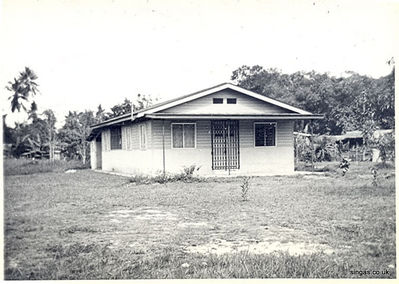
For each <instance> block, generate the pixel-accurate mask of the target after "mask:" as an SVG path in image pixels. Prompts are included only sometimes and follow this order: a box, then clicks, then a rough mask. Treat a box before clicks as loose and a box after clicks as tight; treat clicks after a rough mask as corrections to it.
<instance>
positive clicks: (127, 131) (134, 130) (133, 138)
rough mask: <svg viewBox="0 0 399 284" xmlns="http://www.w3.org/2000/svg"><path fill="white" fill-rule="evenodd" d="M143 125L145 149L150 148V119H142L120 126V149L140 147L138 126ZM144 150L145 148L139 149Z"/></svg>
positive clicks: (136, 148)
mask: <svg viewBox="0 0 399 284" xmlns="http://www.w3.org/2000/svg"><path fill="white" fill-rule="evenodd" d="M141 125H145V128H146V134H147V137H146V138H147V149H149V148H151V141H152V137H151V136H152V135H151V121H150V120H148V121H143V122H139V123H132V124H129V125H123V126H122V150H127V151H129V150H138V149H140V126H141ZM141 150H145V149H141Z"/></svg>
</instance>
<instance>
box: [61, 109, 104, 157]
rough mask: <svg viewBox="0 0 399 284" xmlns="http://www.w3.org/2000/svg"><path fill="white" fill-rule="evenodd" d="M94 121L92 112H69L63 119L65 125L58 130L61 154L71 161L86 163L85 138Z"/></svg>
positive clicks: (86, 144) (87, 147)
mask: <svg viewBox="0 0 399 284" xmlns="http://www.w3.org/2000/svg"><path fill="white" fill-rule="evenodd" d="M95 123H96V120H95V117H94V114H93V112H92V111H87V110H86V111H84V112H79V113H78V112H76V111H73V112H72V111H70V112H69V113H68V115H67V116H66V117H65V124H64V125H63V126H62V128H61V129H60V130H59V134H58V135H59V140H60V141H61V145H62V149H63V152H64V154H65V155H66V156H68V157H69V158H71V159H74V158H79V159H81V160H82V161H83V163H86V162H87V161H88V158H89V154H90V152H89V142H87V141H86V138H87V137H88V135H89V134H90V126H91V125H93V124H95Z"/></svg>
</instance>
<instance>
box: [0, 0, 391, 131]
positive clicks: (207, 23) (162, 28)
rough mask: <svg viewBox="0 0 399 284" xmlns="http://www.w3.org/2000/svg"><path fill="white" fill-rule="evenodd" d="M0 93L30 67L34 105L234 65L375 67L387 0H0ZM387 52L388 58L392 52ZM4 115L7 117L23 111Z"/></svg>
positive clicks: (166, 88)
mask: <svg viewBox="0 0 399 284" xmlns="http://www.w3.org/2000/svg"><path fill="white" fill-rule="evenodd" d="M0 9H1V10H0V62H1V67H0V94H1V95H0V98H1V100H0V101H1V109H2V111H3V112H6V113H10V111H9V109H10V107H9V102H8V101H7V98H8V96H10V95H11V93H10V92H8V91H7V90H6V89H5V88H4V86H6V84H7V82H8V81H10V80H12V79H13V78H14V77H16V76H17V75H18V72H19V71H22V70H23V69H24V67H25V66H28V67H30V68H32V69H33V70H34V71H35V72H36V73H37V75H38V76H39V79H38V83H39V84H40V86H39V89H40V91H41V94H40V95H38V96H37V97H36V101H37V103H38V106H39V111H43V110H45V109H47V108H51V109H53V110H54V112H55V114H56V116H57V118H58V120H59V123H58V125H59V126H61V124H62V122H63V120H64V116H65V115H66V114H67V112H68V110H77V111H83V110H84V109H91V110H95V109H96V107H97V106H98V105H99V104H102V106H103V107H104V108H106V109H107V110H108V109H109V108H110V107H111V106H113V105H115V104H116V103H120V102H121V101H122V100H123V99H124V98H125V97H128V98H133V97H135V96H136V94H137V93H141V94H150V95H152V96H154V97H159V98H160V99H161V100H163V99H169V98H172V97H175V96H179V95H184V94H187V93H191V92H195V91H198V90H200V89H203V88H207V87H210V86H213V85H216V84H219V83H221V82H226V81H229V80H230V77H231V74H232V71H233V70H235V69H237V68H238V67H240V66H241V65H243V64H246V65H255V64H259V65H262V66H264V67H265V68H271V67H274V68H278V69H281V70H282V71H283V72H288V73H291V72H295V71H299V70H304V71H310V70H316V71H318V72H330V73H331V74H333V75H339V74H342V73H343V72H344V71H346V70H352V71H355V72H358V73H361V74H367V75H371V76H373V77H380V76H383V75H386V74H388V73H389V71H390V67H389V66H388V65H387V64H386V61H387V60H389V59H390V58H391V57H392V56H394V55H395V52H394V51H396V50H395V46H396V47H397V44H396V43H397V42H396V40H397V38H396V37H397V36H398V35H399V28H398V20H397V18H399V5H398V2H397V1H365V0H362V1H348V0H346V1H327V0H326V1H316V0H313V1H306V0H304V1H301V0H293V1H288V0H276V1H274V0H269V1H252V0H246V1H232V0H231V1H222V0H220V1H219V0H213V1H211V0H209V1H206V0H202V1H172V0H169V1H168V0H163V1H153V0H148V1H145V0H144V1H138V0H135V1H119V0H114V1H111V0H109V1H105V0H104V1H101V0H96V1H72V0H71V1H55V0H52V1H42V0H37V1H33V0H30V1H18V0H9V1H6V0H4V1H2V6H1V7H0ZM396 62H398V60H396ZM25 118H26V114H23V115H15V114H13V115H9V116H8V117H7V122H8V124H9V125H11V122H12V121H14V120H21V119H25Z"/></svg>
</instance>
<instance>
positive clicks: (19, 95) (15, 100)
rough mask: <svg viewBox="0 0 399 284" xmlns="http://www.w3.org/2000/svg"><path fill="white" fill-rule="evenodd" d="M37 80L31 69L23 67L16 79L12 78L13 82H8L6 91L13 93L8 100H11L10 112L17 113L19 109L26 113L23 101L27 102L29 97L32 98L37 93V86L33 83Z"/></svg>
mask: <svg viewBox="0 0 399 284" xmlns="http://www.w3.org/2000/svg"><path fill="white" fill-rule="evenodd" d="M37 78H38V77H37V75H36V74H35V73H34V72H33V71H32V70H31V69H29V68H28V67H25V70H24V71H23V72H20V73H19V77H18V79H16V78H14V82H11V81H10V82H8V86H6V89H7V90H9V91H10V92H13V93H14V94H13V95H12V96H10V97H9V98H8V99H9V100H11V111H12V112H14V111H15V110H18V112H19V111H20V110H21V107H22V109H24V110H25V111H26V107H25V105H24V103H23V101H28V100H29V99H30V96H34V95H36V93H37V92H39V90H38V88H37V87H38V84H37V83H36V82H35V80H36V79H37ZM33 103H34V102H33ZM33 103H32V104H33Z"/></svg>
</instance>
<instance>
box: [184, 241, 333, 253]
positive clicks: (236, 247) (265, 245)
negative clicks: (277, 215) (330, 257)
mask: <svg viewBox="0 0 399 284" xmlns="http://www.w3.org/2000/svg"><path fill="white" fill-rule="evenodd" d="M186 251H187V252H190V253H201V254H217V255H222V254H226V253H227V254H229V253H237V252H247V253H249V254H270V253H281V252H285V253H287V254H288V255H294V256H299V255H309V254H314V253H326V254H332V253H333V252H334V251H333V250H332V249H331V247H329V246H327V245H321V244H310V243H298V242H286V243H281V242H278V241H275V242H266V241H261V242H259V241H255V242H254V241H252V242H250V241H237V242H228V241H225V240H217V241H216V242H215V243H209V244H206V245H200V246H192V247H188V248H186Z"/></svg>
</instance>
